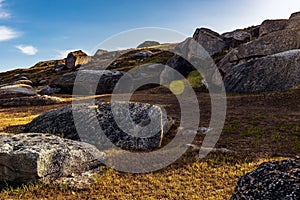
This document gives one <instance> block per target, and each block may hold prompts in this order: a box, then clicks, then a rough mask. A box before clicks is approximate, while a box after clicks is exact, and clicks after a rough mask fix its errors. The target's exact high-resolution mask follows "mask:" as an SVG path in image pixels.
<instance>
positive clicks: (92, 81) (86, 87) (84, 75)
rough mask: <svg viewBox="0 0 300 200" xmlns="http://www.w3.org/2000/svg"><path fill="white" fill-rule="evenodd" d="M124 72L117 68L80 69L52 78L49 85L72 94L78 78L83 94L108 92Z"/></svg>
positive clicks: (77, 83)
mask: <svg viewBox="0 0 300 200" xmlns="http://www.w3.org/2000/svg"><path fill="white" fill-rule="evenodd" d="M124 74H125V73H124V72H121V71H115V70H80V71H79V72H71V73H66V74H64V75H63V76H60V77H58V78H56V79H54V80H52V81H51V83H50V84H49V86H50V87H51V88H60V89H61V93H67V94H72V93H73V88H74V85H75V80H76V88H77V91H79V90H80V91H82V94H95V92H96V94H106V93H111V92H112V91H113V89H114V87H115V86H116V84H117V82H118V80H119V79H120V78H121V77H122V76H123V75H124ZM76 77H77V79H76ZM100 77H101V78H100ZM99 79H100V80H99ZM97 80H99V82H97ZM97 83H98V85H97ZM96 86H97V87H96ZM94 87H96V90H95V88H94Z"/></svg>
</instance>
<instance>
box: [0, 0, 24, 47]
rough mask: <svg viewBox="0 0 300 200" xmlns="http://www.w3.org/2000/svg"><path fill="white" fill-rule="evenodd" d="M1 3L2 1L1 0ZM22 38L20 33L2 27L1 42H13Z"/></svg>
mask: <svg viewBox="0 0 300 200" xmlns="http://www.w3.org/2000/svg"><path fill="white" fill-rule="evenodd" d="M0 1H1V0H0ZM19 36H20V33H18V32H17V31H15V30H13V29H11V28H9V27H7V26H0V42H2V41H7V40H11V39H14V38H17V37H19Z"/></svg>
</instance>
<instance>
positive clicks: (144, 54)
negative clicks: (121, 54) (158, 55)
mask: <svg viewBox="0 0 300 200" xmlns="http://www.w3.org/2000/svg"><path fill="white" fill-rule="evenodd" d="M151 56H153V53H152V52H151V51H139V52H137V53H135V54H133V55H132V56H130V57H131V58H132V59H143V58H147V57H151Z"/></svg>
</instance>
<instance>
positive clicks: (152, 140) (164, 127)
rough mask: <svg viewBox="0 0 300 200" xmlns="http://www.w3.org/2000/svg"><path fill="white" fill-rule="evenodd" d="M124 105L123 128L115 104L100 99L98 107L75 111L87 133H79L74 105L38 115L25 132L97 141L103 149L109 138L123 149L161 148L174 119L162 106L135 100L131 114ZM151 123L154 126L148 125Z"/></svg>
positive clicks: (120, 111)
mask: <svg viewBox="0 0 300 200" xmlns="http://www.w3.org/2000/svg"><path fill="white" fill-rule="evenodd" d="M124 105H128V104H126V103H124V102H118V103H117V104H116V109H117V113H118V114H117V116H119V117H120V118H121V119H122V120H123V121H122V122H121V124H122V126H123V129H121V128H120V124H119V126H118V125H117V124H116V121H115V118H114V116H113V113H112V110H111V104H109V103H99V102H97V103H96V106H92V107H91V106H89V105H87V104H84V105H78V106H76V107H74V108H73V113H75V114H76V116H80V117H78V119H77V118H76V122H77V123H78V124H79V125H78V126H77V128H80V133H85V135H82V134H81V135H79V134H78V132H77V131H78V130H77V129H76V127H75V124H74V118H73V115H74V114H72V107H71V106H67V107H63V108H59V109H57V110H52V111H49V112H46V113H44V114H42V115H40V116H38V117H37V118H35V119H34V120H33V121H32V122H31V123H29V124H27V125H26V126H25V129H24V132H42V133H51V134H54V135H58V136H62V137H65V138H68V139H73V140H81V141H85V142H88V143H91V144H94V143H95V144H94V145H95V146H97V147H98V148H100V149H105V148H107V147H106V146H105V145H106V144H107V140H108V139H109V140H110V141H111V142H112V143H113V144H115V145H116V146H118V147H120V148H123V149H131V150H152V149H156V148H159V147H160V145H161V140H162V137H163V134H164V133H166V132H167V131H168V129H169V128H170V127H171V123H172V122H173V121H172V120H170V119H169V118H167V116H166V115H165V114H164V113H163V112H162V110H161V108H160V107H158V106H154V105H150V104H145V103H133V102H131V103H129V113H130V116H128V115H126V112H125V110H124V108H123V106H124ZM129 117H131V118H132V120H133V122H134V124H131V123H128V120H129ZM150 122H151V125H150V126H147V125H148V124H149V123H150ZM95 124H99V125H100V127H99V128H101V129H102V131H103V132H104V134H105V136H106V137H105V138H103V136H102V135H101V132H100V131H97V130H98V129H97V127H95ZM107 138H108V139H107ZM99 143H101V144H99Z"/></svg>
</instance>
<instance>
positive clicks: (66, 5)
mask: <svg viewBox="0 0 300 200" xmlns="http://www.w3.org/2000/svg"><path fill="white" fill-rule="evenodd" d="M297 11H300V1H299V0H284V1H282V0H251V1H249V0H89V1H86V0H51V1H50V0H49V1H47V0H0V52H1V53H0V71H7V70H10V69H15V68H26V67H30V66H33V65H34V64H35V63H37V62H38V61H43V60H53V59H60V58H64V57H65V56H66V54H67V53H68V52H70V51H73V50H78V49H82V50H84V51H85V52H87V53H88V54H90V55H91V54H93V53H94V51H95V49H97V47H98V46H97V45H99V43H101V42H103V41H105V40H106V39H107V38H111V37H112V36H113V35H117V34H119V33H121V32H124V31H128V30H132V29H141V28H143V27H158V28H163V29H168V30H174V31H177V32H180V33H182V34H183V35H186V36H187V37H188V36H192V35H193V33H194V31H195V29H196V28H199V27H207V28H210V29H212V30H214V31H217V32H219V33H224V32H228V31H232V30H235V29H238V28H245V27H248V26H251V25H258V24H261V23H262V22H263V20H265V19H284V18H289V16H290V15H291V13H293V12H297ZM140 33H141V34H143V33H142V32H140ZM146 39H148V40H153V39H156V38H152V36H151V34H148V35H147V38H146ZM179 40H180V39H179V37H177V38H176V37H174V38H172V37H169V38H168V37H165V38H163V39H162V41H159V42H161V43H164V42H180V41H179ZM138 42H140V41H138ZM132 45H133V46H132V47H135V46H134V45H136V43H133V44H132ZM126 47H129V46H128V44H126V46H122V45H118V44H115V46H114V47H111V49H109V50H115V49H121V48H126Z"/></svg>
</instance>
